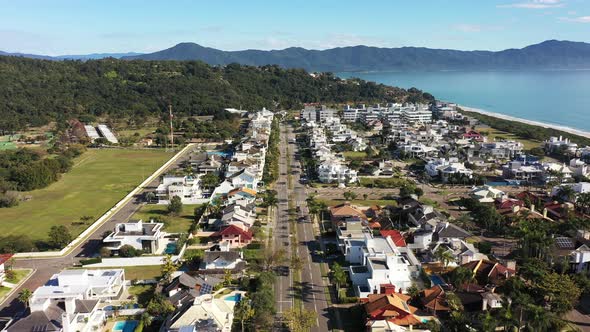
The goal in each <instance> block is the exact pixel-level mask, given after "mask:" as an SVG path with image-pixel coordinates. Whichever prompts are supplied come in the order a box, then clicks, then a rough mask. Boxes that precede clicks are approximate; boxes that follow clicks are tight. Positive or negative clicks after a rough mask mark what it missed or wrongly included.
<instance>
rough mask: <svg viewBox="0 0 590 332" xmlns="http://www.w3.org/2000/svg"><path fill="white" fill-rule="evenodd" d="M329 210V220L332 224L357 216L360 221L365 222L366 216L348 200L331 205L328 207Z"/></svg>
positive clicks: (339, 223) (336, 224)
mask: <svg viewBox="0 0 590 332" xmlns="http://www.w3.org/2000/svg"><path fill="white" fill-rule="evenodd" d="M329 211H330V220H331V221H332V224H333V225H334V226H336V227H337V226H339V225H341V224H342V223H345V222H346V220H347V219H349V218H353V217H358V218H360V219H361V220H362V221H364V222H367V216H366V215H365V213H364V212H363V211H361V210H360V209H359V208H358V207H357V206H355V205H351V204H350V202H345V203H343V204H340V205H335V206H331V207H330V208H329Z"/></svg>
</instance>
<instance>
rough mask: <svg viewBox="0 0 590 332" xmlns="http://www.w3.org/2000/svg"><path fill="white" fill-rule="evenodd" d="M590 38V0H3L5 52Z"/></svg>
mask: <svg viewBox="0 0 590 332" xmlns="http://www.w3.org/2000/svg"><path fill="white" fill-rule="evenodd" d="M548 39H558V40H572V41H583V42H590V0H420V1H409V0H365V1H358V0H354V1H348V0H307V1H302V0H275V1H272V0H267V1H258V0H235V1H230V0H215V1H212V0H194V1H188V0H186V1H184V0H177V1H173V0H169V1H164V0H162V1H151V0H141V1H140V0H97V1H91V0H87V1H83V0H78V1H73V0H72V1H68V0H43V1H41V0H36V1H33V0H17V1H15V0H0V50H2V51H6V52H22V53H33V54H45V55H64V54H69V55H72V54H88V53H108V52H141V53H148V52H154V51H158V50H162V49H166V48H169V47H171V46H173V45H175V44H177V43H180V42H194V43H198V44H200V45H203V46H208V47H213V48H218V49H222V50H243V49H263V50H269V49H283V48H287V47H292V46H296V47H304V48H308V49H326V48H333V47H340V46H352V45H368V46H378V47H402V46H421V47H430V48H448V49H461V50H476V49H477V50H502V49H507V48H521V47H524V46H527V45H530V44H535V43H539V42H541V41H544V40H548Z"/></svg>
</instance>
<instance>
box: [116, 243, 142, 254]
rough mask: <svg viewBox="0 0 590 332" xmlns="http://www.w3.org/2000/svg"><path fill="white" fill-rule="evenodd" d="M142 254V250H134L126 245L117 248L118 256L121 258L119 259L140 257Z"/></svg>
mask: <svg viewBox="0 0 590 332" xmlns="http://www.w3.org/2000/svg"><path fill="white" fill-rule="evenodd" d="M142 254H143V251H142V250H140V249H135V248H134V247H133V246H130V245H128V244H126V245H124V246H122V247H121V248H119V256H121V257H137V256H141V255H142Z"/></svg>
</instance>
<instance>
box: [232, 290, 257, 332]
mask: <svg viewBox="0 0 590 332" xmlns="http://www.w3.org/2000/svg"><path fill="white" fill-rule="evenodd" d="M255 313H256V312H255V311H254V308H252V306H251V305H250V301H249V300H248V299H247V298H242V299H241V300H240V302H238V303H236V306H235V308H234V318H235V319H236V320H238V321H239V322H240V329H241V331H242V332H244V331H245V329H244V328H245V324H246V323H247V322H248V321H250V320H251V319H252V318H254V315H255Z"/></svg>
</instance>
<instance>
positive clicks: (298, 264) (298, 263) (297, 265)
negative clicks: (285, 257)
mask: <svg viewBox="0 0 590 332" xmlns="http://www.w3.org/2000/svg"><path fill="white" fill-rule="evenodd" d="M291 268H292V269H293V270H295V271H300V270H301V269H302V268H303V261H302V260H301V257H299V256H294V257H292V258H291Z"/></svg>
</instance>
